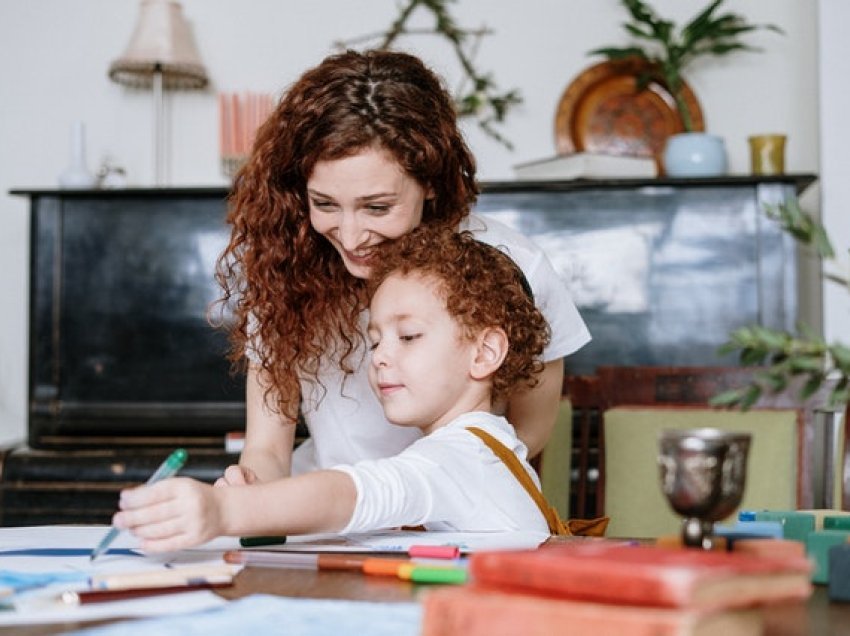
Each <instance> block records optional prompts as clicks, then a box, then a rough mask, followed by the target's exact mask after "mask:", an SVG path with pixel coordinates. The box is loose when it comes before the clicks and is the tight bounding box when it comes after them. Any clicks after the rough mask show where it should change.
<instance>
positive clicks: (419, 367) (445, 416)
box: [368, 273, 489, 434]
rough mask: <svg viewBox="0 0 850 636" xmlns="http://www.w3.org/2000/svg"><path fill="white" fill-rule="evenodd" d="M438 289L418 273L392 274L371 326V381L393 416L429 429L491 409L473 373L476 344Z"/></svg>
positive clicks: (381, 290) (402, 422)
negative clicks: (482, 395) (472, 412)
mask: <svg viewBox="0 0 850 636" xmlns="http://www.w3.org/2000/svg"><path fill="white" fill-rule="evenodd" d="M438 289H439V288H438V283H437V281H436V280H435V279H433V278H423V277H422V276H421V275H419V274H417V273H412V274H410V275H408V276H401V275H399V274H392V275H390V276H389V277H388V278H387V279H386V280H385V281H384V282H383V283H382V284H381V286H380V287H379V288H378V290H377V291H376V292H375V295H374V296H373V297H372V303H371V317H370V320H369V329H368V338H369V343H370V345H371V347H370V348H371V351H372V360H371V363H370V365H369V383H370V384H371V385H372V390H373V391H375V394H376V395H377V396H378V400H379V401H380V402H381V405H382V406H383V408H384V413H385V414H386V416H387V419H388V420H389V421H390V422H392V423H393V424H397V425H399V426H416V427H418V428H421V429H422V430H423V431H424V432H425V433H426V434H427V433H430V432H431V431H432V430H434V429H435V428H438V427H439V426H442V425H443V424H445V423H447V422H449V421H450V420H452V419H454V418H455V417H457V416H458V415H460V414H462V413H466V412H469V411H473V410H487V409H489V403H481V401H480V395H481V390H480V386H478V387H475V388H473V385H474V384H475V382H474V380H473V379H472V378H471V377H470V368H471V365H472V363H473V361H474V360H475V356H476V349H477V347H476V343H475V342H473V341H471V340H469V339H467V338H463V337H462V332H461V328H460V326H459V325H458V323H457V322H456V321H455V320H454V318H452V316H450V315H449V312H448V311H447V310H446V307H445V304H444V302H443V300H442V298H441V297H440V296H439V295H438ZM487 398H488V400H489V394H488V396H487Z"/></svg>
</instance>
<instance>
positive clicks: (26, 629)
mask: <svg viewBox="0 0 850 636" xmlns="http://www.w3.org/2000/svg"><path fill="white" fill-rule="evenodd" d="M425 589H426V587H425V586H417V585H414V584H412V583H410V582H407V581H401V580H398V579H392V578H388V577H376V576H364V575H362V574H358V573H352V572H316V571H312V570H283V569H270V568H250V567H249V568H245V569H244V570H243V571H242V572H240V573H239V575H238V576H237V577H236V580H235V585H234V586H233V587H232V588H227V589H224V590H220V591H219V593H220V594H221V596H224V597H225V598H228V599H237V598H241V597H243V596H247V595H249V594H254V593H258V592H263V593H266V594H279V595H281V596H292V597H301V598H333V599H348V600H357V601H384V602H403V601H415V600H416V599H417V597H418V595H419V594H421V592H422V591H423V590H425ZM768 619H769V628H768V631H767V634H768V636H828V635H835V636H843V635H847V636H850V603H847V604H840V603H830V602H829V599H828V598H827V594H826V588H825V587H823V586H818V587H816V589H815V593H814V595H813V596H812V597H811V599H809V601H808V603H806V604H801V605H798V606H788V607H777V608H774V609H771V610H770V611H769V612H768ZM96 624H97V623H55V624H52V625H30V626H14V627H6V628H2V629H0V634H16V635H20V636H36V635H39V636H40V635H43V634H59V633H63V632H67V631H71V630H75V629H82V628H84V627H91V626H93V625H96ZM459 636H462V635H459Z"/></svg>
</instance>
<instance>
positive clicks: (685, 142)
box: [664, 132, 726, 177]
mask: <svg viewBox="0 0 850 636" xmlns="http://www.w3.org/2000/svg"><path fill="white" fill-rule="evenodd" d="M664 173H665V174H666V175H667V176H668V177H719V176H722V175H725V174H726V147H725V145H724V143H723V139H721V138H720V137H718V136H717V135H710V134H708V133H702V132H691V133H679V134H677V135H672V136H670V137H669V138H668V139H667V144H666V145H665V146H664Z"/></svg>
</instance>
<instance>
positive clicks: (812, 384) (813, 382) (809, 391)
mask: <svg viewBox="0 0 850 636" xmlns="http://www.w3.org/2000/svg"><path fill="white" fill-rule="evenodd" d="M823 381H824V378H823V375H821V374H819V373H816V374H813V375H811V376H810V377H809V379H808V381H807V382H806V384H805V385H804V386H803V388H802V390H801V391H800V397H801V398H802V399H804V400H808V399H809V398H810V397H812V396H813V395H814V394H815V393H817V392H818V389H819V388H820V387H821V385H822V384H823Z"/></svg>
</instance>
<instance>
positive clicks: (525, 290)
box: [368, 226, 551, 401]
mask: <svg viewBox="0 0 850 636" xmlns="http://www.w3.org/2000/svg"><path fill="white" fill-rule="evenodd" d="M376 261H377V262H376V263H375V265H374V266H373V267H372V272H371V276H370V278H369V286H368V288H369V291H370V293H372V294H374V292H375V290H377V289H378V287H379V286H380V285H381V283H382V282H383V281H384V280H386V279H387V277H389V276H391V275H393V274H402V275H408V274H419V275H422V276H426V277H432V278H435V279H437V282H438V289H439V290H440V294H441V296H442V297H443V300H444V301H445V304H446V309H447V310H448V312H449V314H450V315H451V316H452V317H453V318H454V319H455V320H456V321H457V322H458V323H459V324H460V326H461V329H462V331H463V333H464V336H465V337H468V338H475V336H476V335H477V334H478V333H480V332H481V330H482V329H485V328H487V327H499V328H501V329H502V330H504V332H505V334H507V337H508V353H507V356H506V357H505V360H504V362H503V363H502V365H501V366H500V367H499V369H498V371H496V373H495V375H494V376H493V400H494V401H495V400H499V399H502V398H505V397H508V396H509V395H510V394H512V393H514V392H515V391H517V390H518V389H521V388H523V387H530V386H535V385H536V384H537V382H538V378H537V375H538V374H539V373H540V372H541V371H542V370H543V362H542V360H541V356H542V353H543V349H544V348H545V347H546V345H547V344H548V343H549V340H550V337H551V336H550V330H549V325H548V323H547V322H546V319H545V318H544V317H543V314H541V313H540V310H539V309H537V307H536V306H535V304H534V298H533V297H532V295H531V290H530V288H529V287H528V283H527V282H526V280H525V277H524V275H523V273H522V271H521V270H520V269H519V267H517V265H516V264H515V263H514V262H513V261H512V260H511V258H510V257H509V256H507V255H506V254H505V253H504V252H502V251H500V250H498V249H497V248H495V247H492V246H490V245H487V244H485V243H481V242H479V241H477V240H475V238H474V236H473V235H472V233H470V232H461V233H457V232H454V231H452V230H449V229H445V228H433V227H428V226H419V227H418V228H416V229H415V230H413V231H412V232H410V233H409V234H406V235H405V236H402V237H401V238H400V239H398V240H396V241H394V242H393V243H389V244H385V245H384V246H383V247H382V249H381V253H380V256H379V258H377V259H376Z"/></svg>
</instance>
